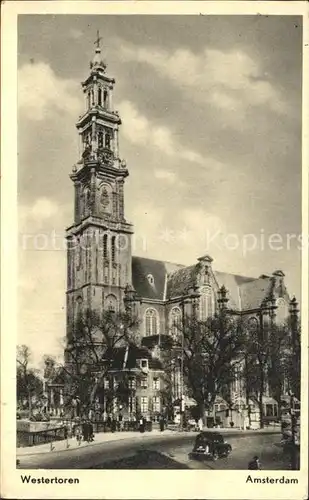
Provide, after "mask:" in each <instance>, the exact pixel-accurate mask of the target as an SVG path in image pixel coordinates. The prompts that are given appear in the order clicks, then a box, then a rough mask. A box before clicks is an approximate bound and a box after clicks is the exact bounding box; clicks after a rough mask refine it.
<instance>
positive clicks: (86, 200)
mask: <svg viewBox="0 0 309 500" xmlns="http://www.w3.org/2000/svg"><path fill="white" fill-rule="evenodd" d="M83 199H84V213H83V216H84V217H87V216H88V215H89V212H90V191H89V189H88V187H85V189H84V198H83Z"/></svg>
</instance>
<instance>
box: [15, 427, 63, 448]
mask: <svg viewBox="0 0 309 500" xmlns="http://www.w3.org/2000/svg"><path fill="white" fill-rule="evenodd" d="M62 439H65V431H64V427H57V428H55V429H48V430H44V431H35V432H30V431H17V447H18V448H20V447H24V446H35V445H37V444H43V443H51V442H53V441H61V440H62Z"/></svg>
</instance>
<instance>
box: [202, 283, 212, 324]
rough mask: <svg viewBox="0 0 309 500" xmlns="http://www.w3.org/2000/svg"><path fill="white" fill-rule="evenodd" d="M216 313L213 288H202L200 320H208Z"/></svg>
mask: <svg viewBox="0 0 309 500" xmlns="http://www.w3.org/2000/svg"><path fill="white" fill-rule="evenodd" d="M214 313H215V302H214V295H213V291H212V289H211V288H210V287H209V286H207V287H204V288H202V289H201V296H200V320H201V321H206V320H207V318H209V317H211V316H213V315H214Z"/></svg>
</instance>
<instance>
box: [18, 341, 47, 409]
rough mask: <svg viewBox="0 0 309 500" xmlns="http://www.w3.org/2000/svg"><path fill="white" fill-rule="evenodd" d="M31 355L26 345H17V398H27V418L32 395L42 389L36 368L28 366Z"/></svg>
mask: <svg viewBox="0 0 309 500" xmlns="http://www.w3.org/2000/svg"><path fill="white" fill-rule="evenodd" d="M31 356H32V354H31V350H30V348H29V347H28V346H27V345H24V344H23V345H18V346H17V355H16V363H17V387H16V389H17V399H18V400H20V401H21V400H23V399H25V398H27V402H28V411H29V418H30V417H31V415H32V397H33V396H34V395H37V396H40V395H41V394H42V389H43V382H42V380H41V379H40V377H39V376H38V373H37V370H35V369H34V368H30V367H29V363H30V362H31Z"/></svg>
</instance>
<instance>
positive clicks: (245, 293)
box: [132, 257, 272, 311]
mask: <svg viewBox="0 0 309 500" xmlns="http://www.w3.org/2000/svg"><path fill="white" fill-rule="evenodd" d="M196 270H197V268H196V265H192V266H184V265H181V264H173V263H171V262H165V261H160V260H155V259H148V258H144V257H133V258H132V280H133V286H134V288H135V290H136V292H137V294H138V295H139V296H140V297H142V298H144V299H157V300H166V299H167V300H168V299H172V298H174V297H179V296H181V295H182V294H183V293H184V292H185V291H186V290H188V288H190V287H192V286H193V285H194V284H195V275H196ZM213 273H214V277H215V279H216V281H217V283H218V286H219V287H222V286H223V285H224V286H225V288H226V289H227V291H228V298H229V307H230V308H231V309H235V310H238V311H241V310H249V309H256V308H259V307H260V306H261V302H262V301H263V299H264V298H265V297H266V296H267V295H268V293H269V291H270V287H271V285H272V281H271V280H272V278H271V277H270V276H266V275H263V276H261V277H259V278H252V277H248V276H240V275H238V274H231V273H224V272H221V271H215V270H213ZM149 275H151V276H153V283H152V284H151V282H150V281H149V279H148V277H149Z"/></svg>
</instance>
